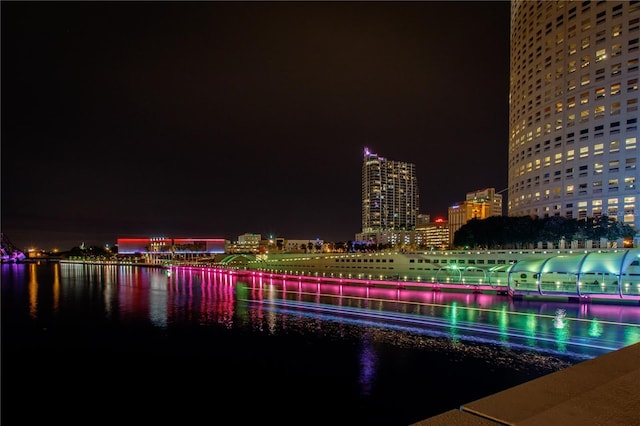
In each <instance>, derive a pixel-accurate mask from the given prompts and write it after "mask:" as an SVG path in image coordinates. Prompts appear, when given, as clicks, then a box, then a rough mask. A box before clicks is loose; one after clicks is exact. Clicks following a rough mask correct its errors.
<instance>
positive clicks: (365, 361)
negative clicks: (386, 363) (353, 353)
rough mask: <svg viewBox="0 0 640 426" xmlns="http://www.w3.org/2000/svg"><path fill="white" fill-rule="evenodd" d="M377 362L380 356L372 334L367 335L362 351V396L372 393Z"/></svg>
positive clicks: (363, 341) (364, 338)
mask: <svg viewBox="0 0 640 426" xmlns="http://www.w3.org/2000/svg"><path fill="white" fill-rule="evenodd" d="M377 363H378V357H377V355H376V351H375V348H374V347H373V342H372V341H371V336H365V337H363V339H362V351H361V352H360V391H361V395H362V396H368V395H370V394H371V388H372V387H373V382H374V380H375V376H376V368H377Z"/></svg>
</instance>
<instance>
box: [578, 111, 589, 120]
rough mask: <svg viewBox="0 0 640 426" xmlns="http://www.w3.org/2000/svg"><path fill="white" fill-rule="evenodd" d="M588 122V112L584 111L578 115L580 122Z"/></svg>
mask: <svg viewBox="0 0 640 426" xmlns="http://www.w3.org/2000/svg"><path fill="white" fill-rule="evenodd" d="M585 121H589V110H588V109H586V110H584V111H582V112H581V113H580V122H585Z"/></svg>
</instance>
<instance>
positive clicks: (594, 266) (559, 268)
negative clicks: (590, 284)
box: [511, 249, 640, 275]
mask: <svg viewBox="0 0 640 426" xmlns="http://www.w3.org/2000/svg"><path fill="white" fill-rule="evenodd" d="M639 258H640V249H628V250H620V251H617V252H603V253H601V252H589V253H576V254H568V255H567V254H561V255H560V254H559V255H551V256H549V257H546V258H538V259H526V260H520V261H519V262H517V263H516V264H515V265H513V267H512V268H511V273H518V272H534V273H552V272H556V273H565V274H575V275H581V274H585V273H605V274H611V275H620V274H622V273H623V272H624V271H625V270H626V269H627V268H628V267H629V266H630V265H631V263H633V261H635V260H638V259H639Z"/></svg>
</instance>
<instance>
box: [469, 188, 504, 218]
mask: <svg viewBox="0 0 640 426" xmlns="http://www.w3.org/2000/svg"><path fill="white" fill-rule="evenodd" d="M501 192H502V191H501ZM466 201H471V202H474V203H489V205H490V207H489V211H488V212H487V217H489V216H502V195H501V194H500V193H497V192H496V189H495V188H484V189H477V190H475V191H472V192H467V198H466Z"/></svg>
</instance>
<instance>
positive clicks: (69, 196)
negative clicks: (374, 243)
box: [1, 2, 510, 249]
mask: <svg viewBox="0 0 640 426" xmlns="http://www.w3.org/2000/svg"><path fill="white" fill-rule="evenodd" d="M1 8H2V86H3V90H2V101H3V108H2V150H3V152H2V232H3V233H4V234H5V235H7V237H8V238H9V239H10V240H11V241H12V242H13V243H14V244H15V245H16V246H18V247H19V248H21V249H26V248H28V247H29V246H35V247H38V248H43V249H51V248H59V249H68V248H70V247H73V246H78V245H79V244H81V243H82V242H84V243H85V244H87V245H102V244H105V243H108V244H113V243H115V241H116V238H117V237H126V236H140V235H142V236H161V235H174V236H175V235H179V236H183V237H193V236H207V237H211V238H225V239H229V240H235V239H236V238H237V236H238V235H241V234H244V233H260V234H262V235H270V234H273V235H277V236H284V237H287V238H294V239H305V238H309V239H314V238H321V239H323V240H326V241H348V240H351V239H353V237H354V235H355V234H356V233H358V232H360V231H361V229H360V228H361V187H360V186H361V165H362V163H361V161H362V155H361V153H362V150H363V148H364V147H368V148H370V149H371V150H372V151H373V152H376V153H379V154H380V155H382V156H384V157H387V158H390V159H393V160H395V161H401V162H407V163H414V164H415V165H416V175H417V178H418V182H419V188H420V193H419V196H420V206H421V208H420V213H423V214H429V215H430V216H431V217H432V218H434V217H437V216H442V217H446V216H447V208H448V207H449V206H451V205H452V204H454V203H456V202H458V201H460V200H462V199H464V196H465V194H466V193H467V192H469V191H474V190H477V189H480V188H486V187H494V188H495V189H496V190H497V191H500V190H503V189H505V188H506V187H507V145H508V137H509V134H508V90H509V87H508V82H509V10H510V5H509V2H345V3H342V2H313V3H304V2H301V3H297V2H257V3H244V2H219V3H218V2H195V3H173V2H166V3H165V2H140V3H138V2H135V3H129V2H106V3H92V2H72V3H57V2H41V3H31V2H2V4H1Z"/></svg>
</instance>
